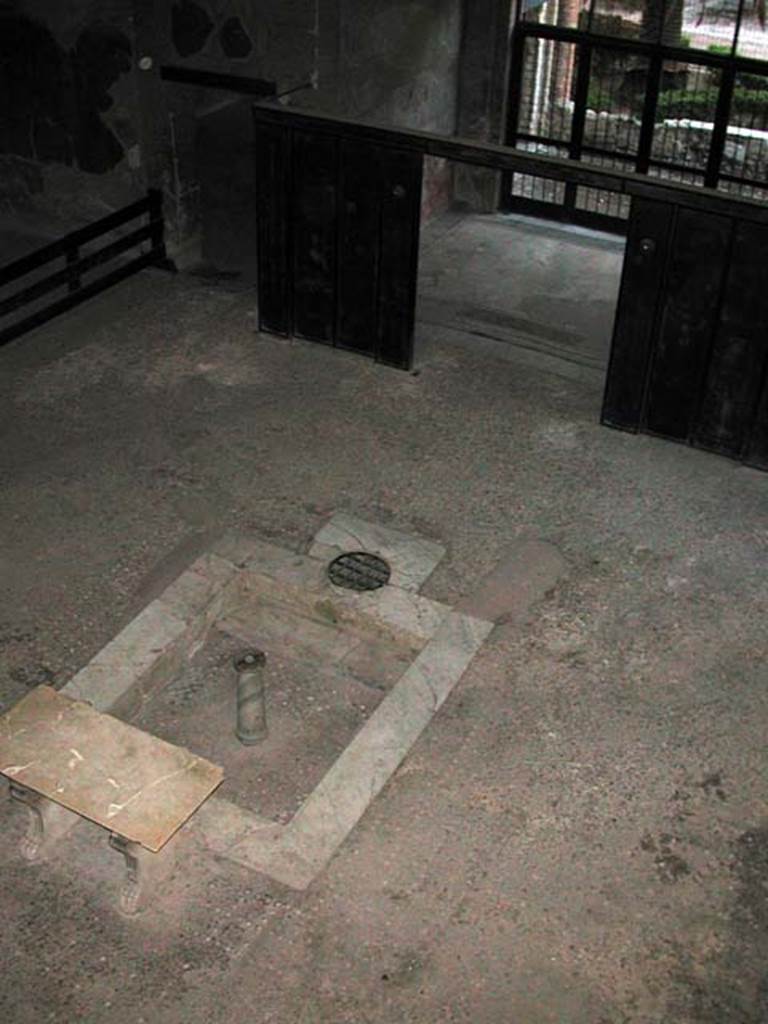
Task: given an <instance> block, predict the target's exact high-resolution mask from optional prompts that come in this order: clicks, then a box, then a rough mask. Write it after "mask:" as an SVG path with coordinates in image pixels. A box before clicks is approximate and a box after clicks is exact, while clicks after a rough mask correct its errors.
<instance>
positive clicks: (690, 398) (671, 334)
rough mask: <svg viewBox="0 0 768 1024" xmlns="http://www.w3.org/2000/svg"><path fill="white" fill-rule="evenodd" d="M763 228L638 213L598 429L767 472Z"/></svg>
mask: <svg viewBox="0 0 768 1024" xmlns="http://www.w3.org/2000/svg"><path fill="white" fill-rule="evenodd" d="M766 259H768V227H766V226H765V225H760V224H756V223H752V222H749V221H745V220H741V219H734V218H731V217H726V216H723V215H720V214H714V213H710V212H708V211H706V210H704V211H702V210H694V209H688V208H682V207H675V206H673V205H671V204H669V203H663V202H658V201H655V200H645V199H643V200H636V201H635V203H634V204H633V210H632V218H631V222H630V231H629V236H628V241H627V254H626V257H625V265H624V274H623V278H622V286H621V291H620V296H619V305H618V309H617V315H616V324H615V329H614V338H613V345H612V351H611V361H610V364H609V368H608V377H607V380H606V388H605V397H604V402H603V414H602V422H603V423H604V424H606V425H607V426H613V427H619V428H621V429H625V430H632V431H638V430H639V431H643V432H646V433H650V434H655V435H657V436H660V437H665V438H669V439H670V440H675V441H683V442H687V443H689V444H691V445H694V446H695V447H697V448H705V449H707V450H709V451H715V452H718V453H720V454H722V455H727V456H730V457H731V458H737V459H742V460H744V461H747V462H749V463H750V464H751V465H755V466H759V467H761V468H768V327H767V326H766V325H768V289H767V288H766V286H765V266H766Z"/></svg>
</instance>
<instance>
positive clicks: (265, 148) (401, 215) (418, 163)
mask: <svg viewBox="0 0 768 1024" xmlns="http://www.w3.org/2000/svg"><path fill="white" fill-rule="evenodd" d="M255 146H256V175H257V207H258V214H259V228H258V230H259V276H258V286H259V327H260V329H261V330H264V331H270V332H273V333H278V334H290V335H296V336H298V337H302V338H307V339H309V340H312V341H318V342H322V343H324V344H330V345H334V346H337V347H339V348H345V349H350V350H352V351H355V352H360V353H361V354H363V355H367V356H370V357H372V358H374V359H376V360H377V361H379V362H382V363H387V364H389V365H391V366H396V367H400V368H402V369H410V367H411V365H412V362H413V331H414V316H415V306H416V277H417V272H418V241H419V218H420V208H421V178H422V157H421V154H419V153H415V152H413V151H410V150H402V149H398V148H396V147H393V146H386V145H381V144H374V143H369V142H363V141H359V140H352V139H345V138H343V137H342V136H341V135H339V134H334V133H333V132H330V131H327V130H322V129H318V130H317V131H315V130H308V129H307V128H302V129H300V130H299V129H291V128H288V127H286V128H282V127H280V128H277V127H275V126H272V125H265V124H263V123H262V122H260V121H258V120H257V121H256V123H255Z"/></svg>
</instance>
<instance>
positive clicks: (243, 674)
mask: <svg viewBox="0 0 768 1024" xmlns="http://www.w3.org/2000/svg"><path fill="white" fill-rule="evenodd" d="M266 663H267V656H266V654H265V653H264V652H263V651H257V650H249V651H243V652H242V653H241V654H238V655H237V657H236V658H235V660H234V665H235V671H236V672H237V728H236V729H235V734H236V736H237V738H238V739H239V740H240V742H241V743H243V744H245V745H246V746H253V745H254V744H255V743H261V742H262V740H265V739H266V738H267V704H266V698H265V695H264V666H265V665H266Z"/></svg>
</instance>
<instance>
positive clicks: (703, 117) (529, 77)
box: [501, 0, 768, 231]
mask: <svg viewBox="0 0 768 1024" xmlns="http://www.w3.org/2000/svg"><path fill="white" fill-rule="evenodd" d="M764 5H765V0H543V2H542V0H520V3H519V4H518V8H517V12H516V17H515V20H514V23H513V28H512V36H511V47H512V53H511V61H510V67H511V72H510V80H509V96H508V105H507V126H506V143H507V145H510V146H514V147H515V148H517V149H522V150H525V151H527V152H534V153H545V154H549V155H552V156H560V157H566V158H569V159H571V160H581V161H586V162H589V163H592V164H595V165H597V166H600V167H606V168H618V169H621V170H625V171H635V172H637V173H640V174H648V175H652V176H654V177H658V178H662V179H665V180H668V181H679V182H685V183H687V184H691V185H705V186H707V187H710V188H718V189H720V190H721V191H724V192H728V193H730V194H731V195H734V196H743V197H745V198H751V199H758V200H761V199H762V200H768V186H767V185H766V183H767V182H768V31H766V23H765V6H764ZM501 205H502V209H503V210H505V211H519V212H525V213H533V214H536V215H543V216H547V217H551V218H555V219H560V220H566V221H571V222H574V223H582V224H586V225H589V226H594V227H603V228H607V229H609V230H615V231H623V230H624V225H625V221H626V218H627V216H628V212H629V211H628V201H627V199H626V198H625V197H622V196H619V195H616V194H614V193H611V192H607V191H605V190H603V189H593V188H583V187H579V186H575V185H564V184H563V183H561V182H555V181H549V180H547V179H543V178H537V177H532V176H530V175H522V174H507V175H505V178H504V181H503V188H502V202H501Z"/></svg>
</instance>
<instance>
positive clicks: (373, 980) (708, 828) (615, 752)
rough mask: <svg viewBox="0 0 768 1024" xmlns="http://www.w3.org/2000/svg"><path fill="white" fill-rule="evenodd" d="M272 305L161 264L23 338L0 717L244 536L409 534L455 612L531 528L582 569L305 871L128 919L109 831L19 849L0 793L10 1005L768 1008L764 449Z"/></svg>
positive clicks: (47, 1010)
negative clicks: (694, 443)
mask: <svg viewBox="0 0 768 1024" xmlns="http://www.w3.org/2000/svg"><path fill="white" fill-rule="evenodd" d="M252 307H253V300H252V297H251V296H250V295H248V294H247V293H245V292H236V291H231V290H230V291H227V290H223V289H217V288H216V287H213V286H211V285H206V284H205V283H201V282H200V281H193V280H190V279H187V278H183V277H177V278H171V277H168V276H166V275H164V274H162V273H160V272H154V271H147V272H144V273H143V274H142V275H140V276H139V277H136V278H134V279H132V280H130V281H128V282H126V283H125V284H123V285H121V286H119V287H118V288H116V289H114V290H113V291H111V292H110V293H108V294H105V295H103V296H101V297H99V298H98V299H96V300H94V301H93V302H92V303H91V304H90V305H88V306H86V307H83V308H81V309H80V310H78V311H76V312H74V313H72V314H68V315H67V316H65V317H62V318H60V319H59V320H57V321H56V322H54V323H52V324H50V325H48V326H47V327H45V328H43V329H41V330H39V331H37V332H35V333H33V334H30V335H28V336H26V337H25V338H24V339H22V340H21V341H20V342H17V343H15V344H13V345H11V346H8V347H7V348H5V349H4V350H2V351H0V436H1V437H2V445H1V446H0V479H1V480H2V488H0V708H2V709H4V708H7V707H8V706H10V705H11V704H12V703H13V702H14V701H16V700H17V699H19V698H20V697H21V696H22V695H23V694H24V693H26V692H27V690H28V688H29V687H30V686H34V685H36V684H37V683H39V682H50V683H53V684H54V685H61V684H63V683H64V682H66V680H67V679H68V678H69V676H70V675H71V674H72V673H73V672H74V671H76V670H77V669H78V668H79V667H80V666H82V665H83V664H84V663H85V662H86V661H87V660H88V658H89V657H90V656H91V655H93V654H94V653H95V652H96V651H97V650H98V649H99V648H100V647H101V646H103V645H104V644H105V643H106V642H107V641H108V640H109V639H110V638H111V637H112V636H113V635H114V634H115V633H116V632H117V630H118V629H120V628H121V627H122V626H123V625H125V623H126V622H127V621H129V619H130V618H131V617H132V616H133V615H134V614H135V612H136V611H137V610H138V609H139V608H140V607H142V606H143V604H145V603H146V602H147V601H148V600H149V599H150V598H151V597H153V596H154V595H155V594H157V593H158V591H159V590H160V589H162V587H163V586H164V585H165V584H166V583H168V582H169V581H170V579H172V578H173V576H174V575H175V574H176V573H177V572H178V571H179V570H180V569H181V568H182V567H183V566H184V565H185V564H186V563H187V562H189V561H190V560H191V558H192V557H193V555H194V554H195V553H196V552H197V551H200V550H202V549H203V548H204V547H206V546H207V545H208V544H209V543H210V538H211V537H212V536H213V535H214V534H216V533H218V532H219V531H221V530H223V529H236V530H241V531H253V532H255V533H257V534H259V535H261V536H263V537H265V538H268V539H273V540H274V541H275V542H276V543H279V544H280V545H281V546H283V547H288V548H293V549H295V550H297V551H299V550H304V549H305V546H306V544H307V542H308V540H309V539H310V538H311V536H312V535H313V534H314V533H315V531H316V530H317V529H318V527H319V526H320V524H321V523H322V522H323V521H324V520H325V519H326V518H327V517H328V516H329V515H330V514H331V513H333V512H334V511H337V510H346V511H348V512H352V513H354V514H356V515H359V516H360V517H361V518H363V519H365V520H368V521H371V522H378V523H383V524H388V525H391V526H394V527H397V528H399V529H402V530H404V531H407V532H414V533H418V534H420V535H422V536H424V537H428V538H431V539H434V540H437V541H440V542H441V543H443V544H445V545H446V546H447V548H448V555H447V556H446V558H445V559H444V560H443V562H442V563H441V564H440V565H439V566H438V568H437V570H436V572H435V573H434V575H433V576H432V577H431V578H430V580H429V581H428V582H427V584H426V585H425V587H424V593H426V594H427V595H428V596H430V597H433V598H435V599H438V600H441V601H445V602H447V603H449V604H454V605H455V604H458V603H459V602H460V601H461V600H462V599H463V598H465V597H466V596H467V595H469V594H471V592H472V591H473V590H474V589H475V588H476V587H477V586H478V585H479V583H480V582H481V580H482V579H483V578H484V577H485V576H486V575H487V574H488V573H489V572H491V571H492V570H493V568H494V566H495V565H496V564H497V563H498V562H499V560H501V559H503V558H504V556H505V552H506V551H508V550H509V549H510V546H514V545H516V544H519V543H520V542H521V541H525V540H526V539H530V540H536V539H538V540H541V541H545V542H548V543H549V544H550V545H553V546H554V547H555V548H556V549H557V550H558V551H559V553H560V555H561V556H562V558H563V559H564V560H565V563H566V570H565V572H564V574H563V575H562V576H561V578H560V580H559V582H557V583H556V584H555V585H554V586H553V587H552V588H551V589H550V590H549V591H548V593H547V594H546V595H545V596H544V597H543V599H541V600H540V601H539V602H538V603H537V604H536V605H535V606H534V607H533V609H532V611H531V613H530V615H529V616H528V619H527V621H525V620H524V621H520V619H519V617H512V618H510V619H509V620H508V621H501V622H500V624H499V625H498V626H497V628H496V629H495V631H494V632H493V633H492V635H491V637H490V638H489V640H488V641H487V642H486V644H485V647H484V648H483V649H482V650H481V652H480V653H479V655H478V656H477V657H476V659H475V661H474V662H473V663H472V665H471V666H470V669H469V671H468V673H467V675H466V676H465V677H464V679H463V680H462V682H461V683H460V684H459V685H458V687H457V688H456V690H455V691H454V693H453V694H452V696H451V697H450V699H449V700H448V702H447V703H446V705H445V707H444V708H443V709H442V710H441V712H440V713H439V714H438V716H437V717H436V718H435V720H434V722H433V723H432V724H431V725H430V727H429V728H428V729H427V730H426V732H425V734H424V735H423V736H422V738H421V740H420V741H419V742H418V743H417V745H416V747H415V748H414V750H413V752H412V753H411V755H410V756H409V757H408V758H407V759H406V760H405V762H404V763H403V765H402V766H401V768H400V769H399V771H398V772H397V773H396V774H395V776H394V777H393V779H392V780H391V782H390V783H389V785H388V786H387V788H386V789H385V790H384V792H383V793H382V794H381V795H380V796H379V797H378V798H377V800H376V801H375V802H374V804H373V805H372V807H371V809H370V811H369V812H368V813H367V814H366V816H365V817H364V819H363V820H362V822H361V823H360V825H359V826H358V828H357V829H356V830H355V831H354V832H353V833H352V835H351V837H350V839H349V840H348V841H347V843H346V844H345V845H344V846H343V847H342V849H341V851H340V852H339V854H338V855H337V856H336V858H335V859H334V860H333V861H332V863H331V864H330V866H329V868H328V869H327V870H326V871H325V873H324V874H322V875H321V876H320V877H319V878H318V879H317V880H316V881H315V882H314V883H313V885H312V886H311V887H310V889H309V890H308V891H307V892H305V893H296V892H293V891H291V890H289V889H285V888H282V887H281V886H280V885H278V884H277V883H274V882H271V881H269V880H267V879H265V878H263V877H261V876H258V875H255V874H253V873H249V872H248V871H246V870H245V869H243V870H241V869H239V868H237V867H235V866H233V865H232V864H227V863H224V862H218V861H216V860H214V859H213V858H212V857H210V856H205V855H202V854H201V855H200V857H199V858H198V859H197V860H195V861H194V862H193V863H190V864H189V865H187V866H186V867H185V870H184V871H183V872H181V873H180V874H179V875H177V877H176V878H175V880H174V882H173V883H172V885H171V886H170V888H169V891H168V892H167V893H166V894H165V898H164V900H163V901H162V902H161V903H159V904H158V906H157V907H156V908H153V909H151V910H149V911H148V912H147V913H146V914H145V915H144V916H143V917H142V918H140V919H137V920H125V919H122V918H120V917H119V916H118V915H117V914H116V912H115V910H114V908H113V903H114V901H113V899H112V895H113V894H112V892H111V891H110V886H111V885H112V884H113V883H112V874H111V861H110V857H113V856H114V854H109V853H108V852H106V850H105V849H102V848H98V849H97V848H96V847H95V846H93V847H92V848H91V846H90V845H88V843H87V841H86V839H85V838H83V837H78V836H77V835H76V836H75V837H73V838H71V839H68V840H67V841H66V842H64V843H62V844H61V849H60V858H59V859H58V860H57V861H56V862H54V863H50V864H45V865H37V866H30V865H28V864H26V863H24V862H22V861H21V859H20V857H19V856H18V854H17V852H16V841H17V839H18V834H19V825H20V822H19V818H18V817H17V816H16V813H15V809H14V808H11V807H10V806H9V805H8V804H7V803H3V804H1V805H0V854H2V858H3V885H2V887H1V888H0V919H2V921H3V927H2V929H0V956H1V957H2V962H3V964H4V970H3V974H2V980H1V981H0V1020H3V1021H7V1022H9V1024H28V1022H35V1024H37V1022H42V1021H62V1022H63V1021H66V1022H73V1021H83V1022H88V1024H91V1022H93V1024H96V1022H102V1021H103V1022H110V1024H140V1022H145V1024H156V1022H162V1024H177V1022H178V1024H181V1022H184V1024H197V1022H200V1024H203V1022H205V1024H215V1022H224V1021H227V1022H232V1021H248V1022H250V1024H257V1022H258V1024H267V1022H280V1024H285V1022H289V1021H290V1022H294V1021H295V1022H297V1024H320V1022H328V1024H341V1022H346V1021H348V1022H355V1024H392V1022H395V1021H397V1022H403V1024H405V1022H413V1024H431V1022H438V1021H440V1022H443V1021H445V1022H461V1024H464V1022H466V1024H469V1022H472V1024H555V1022H558V1024H566V1022H567V1024H668V1022H672V1021H674V1022H675V1024H723V1022H734V1024H760V1022H764V1021H765V1020H766V1019H768V972H767V971H766V967H765V963H766V959H767V958H768V804H767V803H766V767H767V765H768V755H767V754H766V749H765V735H766V724H767V723H768V698H767V697H766V682H767V681H768V679H767V675H768V672H767V670H766V657H765V655H766V649H765V648H766V630H765V621H766V612H767V611H768V584H767V583H766V571H765V570H766V553H767V549H768V525H767V523H768V520H767V519H766V511H767V510H768V476H766V475H764V474H760V473H758V472H756V471H753V470H749V469H745V468H743V467H740V466H739V465H737V464H735V463H732V462H729V461H727V460H725V459H721V458H718V457H715V456H713V455H709V454H706V453H704V452H699V451H694V450H689V449H687V448H685V447H681V446H676V445H672V444H669V443H665V442H663V441H659V440H655V439H652V438H647V437H633V436H629V435H626V434H622V433H618V432H614V431H610V430H607V429H605V428H602V427H600V426H599V424H598V416H599V408H600V397H601V393H600V390H601V389H600V375H599V373H597V372H595V371H592V370H589V371H588V372H585V373H584V374H583V375H582V376H580V377H578V378H577V379H576V378H573V377H572V376H568V375H567V374H560V373H558V372H552V371H553V366H552V364H551V363H546V362H542V364H541V365H536V363H535V361H532V359H531V358H528V360H527V361H522V360H517V359H516V358H515V355H514V352H513V351H512V350H511V349H510V348H509V347H507V348H505V349H504V351H503V352H502V351H501V347H499V349H498V350H496V349H493V348H491V349H489V348H488V347H487V346H485V347H483V348H482V349H481V348H480V346H479V345H475V341H476V340H477V339H472V337H471V336H470V335H467V336H466V337H465V338H464V339H463V340H461V339H459V338H458V337H457V336H456V334H455V332H454V333H453V334H452V337H451V339H450V340H449V339H447V337H445V336H443V334H441V329H440V328H439V327H433V328H428V327H424V326H423V327H422V328H421V331H420V339H421V344H420V350H419V363H418V375H410V374H406V373H401V372H398V371H394V370H389V369H386V368H382V367H379V366H376V365H374V364H372V363H369V362H367V361H365V360H364V359H361V358H358V357H355V356H353V355H350V354H345V353H341V352H333V351H329V350H328V349H326V348H323V347H321V346H318V345H312V344H308V343H302V342H293V341H285V340H280V339H276V338H270V337H266V336H259V335H256V334H255V333H254V330H253V319H252V314H253V309H252ZM529 355H530V354H529ZM554 369H555V370H556V369H557V367H554ZM102 845H104V844H102Z"/></svg>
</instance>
